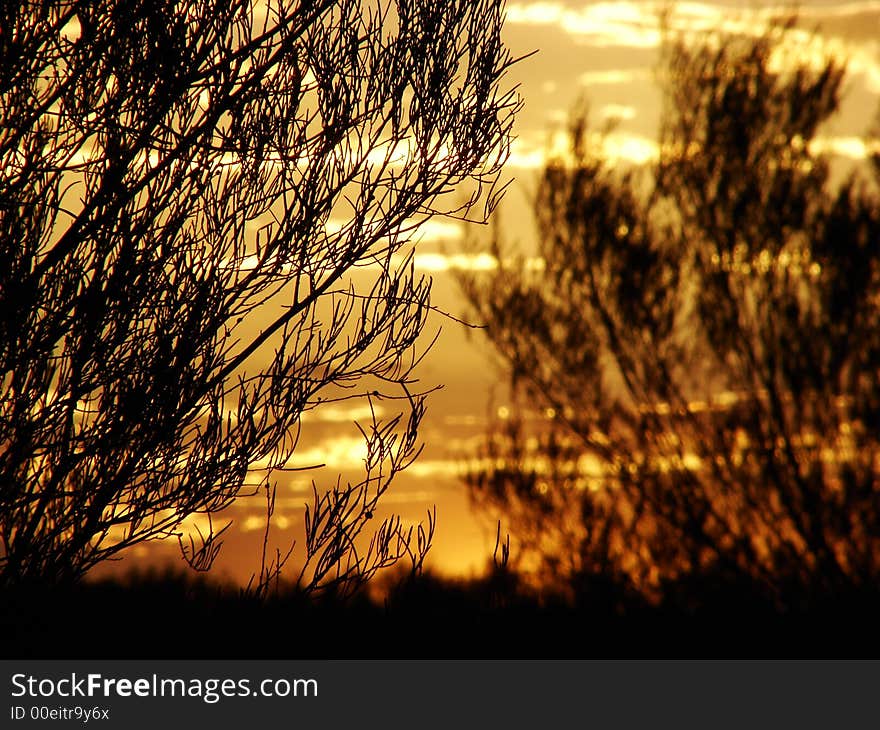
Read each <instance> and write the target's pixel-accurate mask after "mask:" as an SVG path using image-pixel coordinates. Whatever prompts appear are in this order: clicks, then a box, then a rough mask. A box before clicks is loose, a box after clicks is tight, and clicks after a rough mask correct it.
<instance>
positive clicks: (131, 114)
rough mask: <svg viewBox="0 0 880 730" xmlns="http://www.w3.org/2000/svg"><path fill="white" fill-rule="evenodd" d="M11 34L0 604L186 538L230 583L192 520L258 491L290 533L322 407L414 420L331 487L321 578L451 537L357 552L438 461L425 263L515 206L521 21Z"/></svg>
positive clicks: (305, 579)
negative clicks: (450, 239) (508, 176)
mask: <svg viewBox="0 0 880 730" xmlns="http://www.w3.org/2000/svg"><path fill="white" fill-rule="evenodd" d="M2 14H3V17H2V28H3V31H2V33H0V119H2V123H0V221H2V222H0V230H2V236H0V261H2V264H0V389H2V390H0V393H2V395H0V585H12V584H16V583H19V582H21V581H26V580H41V581H63V580H74V579H77V578H79V577H80V576H82V575H83V574H84V573H85V572H86V571H88V570H89V568H91V567H92V566H94V565H95V564H96V563H98V562H100V561H102V560H106V559H108V558H111V557H113V556H115V555H116V554H118V553H119V552H120V551H122V550H124V549H126V548H128V547H129V546H131V545H134V544H137V543H140V542H143V541H145V540H152V539H159V538H165V537H169V536H172V537H173V536H177V537H179V538H181V545H182V547H183V548H184V555H185V557H186V558H187V559H188V560H189V562H190V563H192V564H193V565H194V566H195V567H198V568H206V567H207V566H208V565H209V564H210V562H211V560H212V559H213V557H214V556H215V555H216V550H217V548H218V547H219V540H218V535H219V532H218V531H215V530H214V529H213V528H210V529H209V531H208V533H207V534H203V535H202V540H201V541H199V540H195V541H194V542H193V543H187V542H185V540H184V539H183V535H182V530H181V524H182V522H183V520H184V519H186V518H187V517H190V516H193V515H202V516H205V515H207V517H208V518H211V517H212V516H214V515H216V514H217V513H219V512H221V511H222V510H223V509H224V508H225V507H227V506H228V505H229V504H230V503H231V502H232V501H233V500H234V499H236V498H237V497H239V496H240V495H243V494H253V493H255V492H259V491H261V490H262V491H264V492H265V494H266V496H267V498H268V500H269V502H268V505H269V513H270V516H271V511H272V506H273V504H274V502H273V496H274V491H273V489H274V486H273V485H274V483H275V482H274V481H273V478H274V477H275V476H277V474H279V473H282V472H283V470H285V469H286V468H289V462H290V458H291V456H292V455H293V454H294V452H295V449H296V444H297V439H298V436H299V432H300V419H301V416H302V415H303V413H305V412H307V411H309V410H311V409H313V408H315V407H318V406H319V405H320V403H322V402H325V401H327V400H331V399H334V398H354V397H365V396H367V395H369V397H370V398H371V402H373V401H374V400H375V399H380V398H383V397H393V398H397V399H399V402H400V403H401V404H402V406H404V412H403V413H401V415H400V416H398V417H397V418H394V419H391V420H390V421H386V422H379V421H378V420H376V419H374V422H373V423H372V424H368V425H366V426H365V427H364V432H365V436H366V438H367V442H368V457H367V459H366V472H365V476H364V479H363V481H362V482H360V483H353V484H352V483H342V482H340V483H338V484H337V485H336V486H333V487H332V488H327V487H326V485H322V486H320V487H319V486H318V485H316V486H315V499H314V504H313V505H312V506H311V507H310V508H309V509H308V510H307V513H306V535H305V541H304V545H305V553H304V556H303V561H304V562H305V564H306V566H307V567H306V568H305V569H304V572H303V574H302V576H301V583H302V585H303V587H304V588H306V589H317V588H320V587H322V586H330V585H332V586H334V587H336V588H339V587H340V586H343V587H356V586H357V585H358V584H359V583H360V582H361V581H362V580H365V579H366V578H368V577H369V576H370V575H372V573H373V572H375V570H377V569H379V568H381V567H384V566H387V565H390V564H392V563H394V562H395V561H396V560H397V559H399V558H401V557H405V556H407V555H408V556H410V557H411V558H412V559H413V562H414V564H419V563H420V561H421V559H422V558H423V557H424V552H425V551H426V550H427V547H428V544H429V542H430V532H431V529H432V524H433V523H432V522H431V523H429V525H428V527H427V528H424V527H422V526H419V528H418V530H417V532H416V533H415V534H414V533H413V531H412V530H411V529H410V530H406V529H404V528H403V526H402V525H401V523H400V521H399V520H396V519H390V520H387V521H385V522H384V523H383V524H381V525H380V526H379V527H378V528H377V529H375V530H373V531H372V542H362V541H361V540H362V538H364V537H366V534H367V533H366V529H367V527H368V521H369V520H370V518H371V517H372V515H373V512H374V511H375V508H376V505H377V503H378V500H379V499H380V497H381V495H382V494H383V492H384V491H385V490H386V489H387V487H388V484H389V482H390V480H391V479H392V477H393V476H394V475H395V474H396V473H397V472H399V471H400V470H401V469H403V468H404V467H405V466H406V465H407V463H409V462H410V461H411V460H412V459H413V458H414V457H415V455H416V453H417V451H418V440H417V427H418V423H419V419H420V417H421V414H422V411H423V404H422V397H421V395H419V393H417V392H415V388H414V386H413V380H412V375H411V373H412V369H413V367H414V365H415V363H416V362H417V360H418V357H419V354H418V353H417V352H416V345H417V341H418V336H419V333H420V332H421V331H422V329H423V327H424V325H425V321H426V317H427V315H428V312H429V311H430V300H429V293H430V282H429V281H427V280H425V279H424V278H419V277H417V276H416V275H415V273H414V271H413V269H412V267H411V266H410V264H409V259H408V258H407V251H408V250H410V249H409V248H408V243H409V241H410V240H411V238H412V234H413V233H414V232H415V231H416V230H417V229H418V227H419V225H420V224H421V223H422V222H424V221H425V220H426V219H428V218H430V217H431V216H433V215H436V214H449V215H456V216H459V217H465V216H467V215H469V214H470V213H471V211H474V214H475V215H476V214H478V212H477V209H476V207H475V206H476V204H477V203H478V201H480V200H482V201H485V202H486V203H487V207H486V211H488V210H489V209H490V208H491V206H492V205H494V202H495V193H493V186H494V185H495V182H496V181H497V176H498V173H499V170H500V166H501V164H502V162H503V160H504V158H505V155H506V152H507V147H508V141H509V133H510V125H511V122H512V115H513V113H514V111H515V109H516V107H517V105H518V100H517V97H516V96H515V93H514V92H513V91H507V92H506V91H502V90H501V88H500V82H501V78H502V76H503V75H504V73H505V70H506V69H507V68H508V66H509V65H510V64H511V63H512V60H511V58H510V56H509V54H508V52H507V50H506V49H505V47H504V46H503V44H502V42H501V40H500V26H501V21H502V7H501V2H499V1H498V0H478V1H477V2H471V0H466V1H465V0H452V1H451V2H447V3H441V4H436V3H427V4H426V3H422V2H418V1H415V0H397V1H396V2H386V1H384V0H333V1H331V0H300V1H299V2H289V1H287V0H269V1H268V2H265V3H252V2H250V1H249V0H232V1H231V2H230V0H223V2H215V1H214V0H186V1H185V2H183V1H180V2H178V1H176V0H163V1H162V2H159V3H155V2H146V1H145V0H113V1H109V0H108V1H106V2H58V3H37V2H25V3H6V4H4V5H3V10H2ZM463 184H467V187H466V196H469V197H467V199H466V200H463V199H462V197H461V196H462V193H461V187H460V186H461V185H463ZM454 190H455V191H458V192H456V193H455V195H456V196H458V197H457V198H455V200H454V201H449V202H446V201H448V200H449V195H450V193H452V191H454ZM468 191H469V192H468ZM357 272H368V273H369V274H370V276H366V275H360V276H354V273H357ZM365 278H368V279H369V280H370V281H369V284H368V285H367V286H366V287H364V284H363V280H364V279H365ZM407 413H408V415H407ZM273 566H274V569H276V570H277V568H278V567H279V565H278V563H277V562H276V563H273V564H272V565H269V566H267V565H266V564H265V563H264V566H263V572H262V573H261V580H264V579H266V578H267V577H268V575H269V569H270V568H272V567H273Z"/></svg>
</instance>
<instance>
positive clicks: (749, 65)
mask: <svg viewBox="0 0 880 730" xmlns="http://www.w3.org/2000/svg"><path fill="white" fill-rule="evenodd" d="M793 22H794V21H793V20H786V21H782V22H777V23H774V24H771V26H770V27H769V29H768V30H767V31H766V32H765V33H763V34H762V35H760V37H744V36H739V35H728V34H723V33H720V32H719V33H712V34H710V35H708V36H706V37H705V38H704V39H703V40H702V41H701V42H699V43H696V44H695V43H693V42H691V43H686V42H685V41H684V40H682V39H681V38H677V37H670V38H668V39H667V42H666V44H665V46H664V50H663V54H662V63H661V75H660V78H661V79H662V83H663V88H664V93H665V104H664V110H663V113H662V121H661V133H660V140H659V143H660V146H659V150H660V152H659V160H658V161H657V162H656V164H654V165H653V167H652V169H651V170H650V174H648V173H647V172H645V173H644V174H642V175H640V174H639V172H637V171H633V170H630V171H628V172H626V171H620V170H616V169H611V168H610V167H609V165H608V164H607V162H606V161H604V160H603V159H601V156H600V154H599V153H598V152H597V151H596V146H595V145H594V144H593V143H592V142H593V140H594V137H591V135H590V134H589V133H588V130H587V125H586V121H585V115H584V114H582V113H581V114H577V115H575V117H574V121H573V123H572V126H571V130H570V142H571V144H570V150H569V154H568V156H567V157H566V158H564V159H555V160H553V161H551V162H549V163H548V164H547V166H546V168H545V169H544V171H543V174H542V176H541V178H540V181H539V183H538V187H537V194H536V197H535V201H534V217H535V220H536V222H537V229H538V233H539V235H538V246H539V256H540V260H541V261H542V264H543V265H542V266H541V267H536V266H533V265H532V266H529V267H526V266H524V265H523V264H522V259H519V261H520V264H517V263H515V260H512V259H511V258H510V256H509V255H508V253H509V252H507V251H505V250H502V246H501V244H500V243H499V242H498V241H496V243H495V252H496V257H497V259H498V268H497V270H496V271H495V272H494V273H492V274H491V275H489V276H488V278H483V277H479V276H469V277H465V278H464V279H463V284H464V289H465V291H466V292H467V294H468V295H469V298H470V300H471V302H472V303H473V305H474V307H475V310H476V313H477V317H478V318H479V319H480V320H482V321H484V322H486V323H487V329H486V333H487V335H488V337H489V339H490V341H491V342H492V344H493V345H494V347H495V349H496V350H497V352H498V353H499V354H500V356H501V358H502V361H503V363H504V364H505V367H506V369H507V371H508V372H509V375H510V382H511V385H512V389H513V393H514V394H515V402H516V403H518V404H519V405H518V406H517V407H516V408H515V409H514V410H513V412H512V414H511V417H510V418H508V419H507V420H501V419H499V420H498V421H497V422H496V423H495V424H494V426H493V427H492V432H491V434H490V437H489V438H488V440H487V442H486V445H485V448H484V450H483V453H482V454H481V459H480V460H478V461H477V462H475V464H474V466H473V468H472V470H471V472H470V474H469V477H468V483H469V485H470V491H471V493H472V495H473V497H474V499H475V500H476V501H477V503H479V504H481V505H484V506H486V507H489V508H493V509H496V510H500V512H501V513H503V514H504V515H505V516H506V520H507V522H508V523H509V525H510V527H511V529H512V531H513V534H514V536H515V537H518V538H519V541H520V545H521V547H522V555H521V557H520V560H521V561H523V562H522V563H521V565H525V566H530V567H531V568H537V569H538V575H539V576H542V577H543V578H544V579H547V580H551V581H552V580H557V581H562V582H565V581H566V580H571V581H575V582H576V581H578V580H580V579H582V578H589V577H590V576H593V577H594V578H596V577H598V578H605V579H610V580H613V581H617V582H619V583H620V584H622V585H624V586H628V587H630V588H636V589H637V590H639V591H641V592H643V593H645V594H647V595H649V596H654V597H657V596H658V595H662V591H663V589H664V587H668V586H670V585H671V584H672V583H673V582H675V581H680V582H682V583H684V582H687V581H691V580H694V579H698V578H699V576H703V578H706V577H707V576H710V575H711V576H714V577H715V578H716V579H720V580H722V581H723V582H727V584H728V585H733V584H736V583H737V582H739V581H745V583H746V584H747V585H749V586H751V588H750V590H757V592H758V593H759V594H763V595H764V596H765V597H767V598H768V599H770V600H774V601H776V602H777V603H782V604H785V603H788V602H789V601H791V600H795V599H794V598H793V597H794V596H797V595H801V596H803V595H809V593H804V592H813V591H829V590H833V589H835V588H837V587H840V586H846V587H849V588H858V587H859V586H871V585H873V584H875V583H876V581H877V579H878V577H880V486H878V470H880V443H878V434H880V298H878V297H880V197H878V194H877V189H876V186H874V184H873V183H872V182H871V181H869V180H866V179H863V178H861V177H859V176H858V175H857V174H856V173H853V174H851V175H850V176H849V177H847V178H846V179H845V180H844V181H843V182H842V183H840V184H839V185H835V184H832V182H831V180H830V162H829V160H828V159H826V158H825V157H824V156H823V155H821V154H818V153H817V150H816V148H815V147H814V146H813V144H812V141H813V140H814V139H815V138H816V135H817V130H819V128H820V125H821V124H822V123H823V122H824V121H825V120H827V119H828V118H829V116H831V115H832V114H833V113H834V112H835V111H836V110H837V108H838V104H839V99H840V92H841V84H842V82H843V79H844V67H843V65H842V63H840V62H839V61H837V60H834V59H832V58H827V59H826V60H825V61H824V62H823V63H822V64H821V67H817V66H811V65H809V64H808V63H807V62H806V61H805V60H803V59H802V58H799V57H798V55H797V54H798V51H799V50H800V49H799V48H795V47H793V46H792V45H791V44H787V43H784V42H783V39H784V36H785V35H786V34H787V33H788V32H790V30H791V29H792V27H793ZM875 162H876V157H875ZM877 169H880V168H875V171H876V170H877Z"/></svg>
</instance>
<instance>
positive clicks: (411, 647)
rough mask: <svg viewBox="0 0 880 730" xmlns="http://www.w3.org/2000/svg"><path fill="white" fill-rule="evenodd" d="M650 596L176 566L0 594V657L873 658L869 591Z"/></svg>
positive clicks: (736, 590)
mask: <svg viewBox="0 0 880 730" xmlns="http://www.w3.org/2000/svg"><path fill="white" fill-rule="evenodd" d="M670 595H671V596H672V597H670V598H668V599H667V600H666V601H665V602H664V603H662V604H660V605H659V606H656V605H649V604H647V603H645V602H644V601H643V600H641V599H639V598H638V597H635V596H632V595H627V594H626V592H625V591H621V590H619V589H617V588H615V587H614V586H613V585H612V586H608V585H605V586H601V585H600V584H599V583H598V582H593V583H592V584H591V583H589V581H588V582H587V584H586V585H585V586H584V587H582V589H581V590H580V591H578V592H576V598H575V599H574V600H568V601H563V600H562V599H559V598H552V597H551V598H547V597H544V598H542V599H540V600H539V599H538V598H537V597H535V596H530V595H527V594H525V593H524V592H522V591H519V590H517V589H516V588H515V586H514V585H513V582H512V581H511V580H509V579H505V576H498V575H496V576H495V577H494V578H487V579H483V580H477V581H448V580H442V579H439V578H437V577H435V576H432V575H430V574H428V575H423V576H421V577H420V578H418V579H417V580H414V581H409V582H407V583H404V584H399V585H397V586H396V587H393V588H392V589H391V590H390V592H389V593H388V595H387V597H385V598H384V599H380V600H371V599H369V598H367V597H365V596H361V597H357V598H355V599H353V600H350V601H347V602H342V601H339V600H334V599H332V598H325V599H323V600H321V601H314V600H312V601H310V600H307V599H305V598H303V597H302V596H297V595H295V594H294V593H293V592H287V593H284V592H281V593H280V594H279V595H273V596H270V597H269V598H267V599H264V600H263V601H260V600H256V599H254V598H251V597H247V596H243V595H242V594H241V592H240V591H239V590H238V589H234V588H231V587H223V586H219V585H217V584H215V583H212V582H210V581H208V580H204V579H200V578H193V577H191V576H189V575H185V574H177V573H162V574H159V573H154V574H141V575H133V576H130V577H129V578H127V579H126V580H125V581H121V582H110V581H102V582H97V583H83V584H80V585H75V586H69V587H46V586H30V587H27V588H18V589H15V590H7V591H5V592H4V593H3V594H0V632H2V633H0V636H2V639H0V647H2V649H0V658H4V659H12V658H46V659H64V658H70V659H73V658H90V659H91V658H144V659H146V658H181V659H182V658H208V657H216V658H225V659H228V658H285V659H319V658H323V659H330V658H422V659H433V658H487V659H489V658H696V657H711V658H736V657H742V658H823V657H830V658H860V657H864V658H868V657H873V658H877V657H878V656H880V624H878V618H880V590H875V589H871V590H865V589H860V590H858V591H854V590H850V591H834V592H824V593H817V594H812V595H802V596H800V597H799V598H798V600H797V601H794V602H793V603H794V604H796V606H797V607H796V608H790V609H787V610H780V609H779V608H778V607H776V606H773V605H771V604H770V603H769V602H768V601H765V600H763V599H761V598H759V597H756V595H755V594H754V592H752V591H750V590H749V587H748V586H732V585H724V584H717V583H716V584H713V582H712V581H705V582H703V583H701V584H699V585H689V586H679V587H677V590H676V591H671V592H670Z"/></svg>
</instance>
